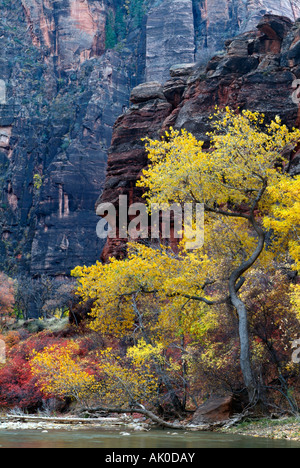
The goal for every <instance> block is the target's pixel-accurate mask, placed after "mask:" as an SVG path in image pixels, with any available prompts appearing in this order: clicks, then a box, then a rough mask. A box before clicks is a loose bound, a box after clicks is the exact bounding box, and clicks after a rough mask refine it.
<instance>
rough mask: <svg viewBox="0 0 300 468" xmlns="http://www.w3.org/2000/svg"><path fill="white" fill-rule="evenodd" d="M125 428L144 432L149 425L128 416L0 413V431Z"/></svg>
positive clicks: (110, 429) (109, 429) (120, 429)
mask: <svg viewBox="0 0 300 468" xmlns="http://www.w3.org/2000/svg"><path fill="white" fill-rule="evenodd" d="M85 428H87V429H94V430H96V429H101V430H108V431H112V430H119V431H122V430H126V431H129V430H130V431H134V432H146V431H148V430H149V429H150V426H149V425H148V424H147V423H146V422H139V421H136V420H135V419H134V418H131V417H129V416H126V415H124V416H121V417H107V418H93V419H91V418H89V419H81V418H75V417H72V416H69V417H46V416H45V417H43V416H28V415H4V416H3V415H2V416H0V431H1V430H2V431H7V430H9V431H10V430H21V431H23V430H30V431H34V430H42V431H50V430H82V429H85Z"/></svg>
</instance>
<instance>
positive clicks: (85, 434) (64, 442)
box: [0, 429, 300, 449]
mask: <svg viewBox="0 0 300 468" xmlns="http://www.w3.org/2000/svg"><path fill="white" fill-rule="evenodd" d="M0 448H102V449H112V448H116V449H117V448H118V449H122V448H127V449H131V448H133V449H143V448H145V449H146V448H151V449H179V448H181V449H196V448H300V442H291V441H287V440H277V441H276V440H269V439H262V438H256V437H244V436H237V435H227V434H216V433H211V432H201V433H188V434H187V433H180V432H179V433H177V434H174V433H167V432H166V431H159V430H157V431H151V432H148V433H132V434H130V435H121V433H119V432H107V431H95V430H89V429H85V430H74V431H66V430H64V431H58V430H49V431H48V432H47V433H45V432H42V431H41V430H35V431H29V430H28V431H27V430H23V431H12V430H10V431H8V430H1V431H0Z"/></svg>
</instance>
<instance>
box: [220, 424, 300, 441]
mask: <svg viewBox="0 0 300 468" xmlns="http://www.w3.org/2000/svg"><path fill="white" fill-rule="evenodd" d="M218 432H222V433H223V434H234V435H240V436H248V437H265V438H268V439H273V440H290V441H296V442H300V418H283V419H277V420H273V419H267V418H266V419H260V420H257V421H253V420H252V421H244V422H242V423H240V424H237V425H236V426H233V427H231V428H230V429H226V428H221V429H219V431H218Z"/></svg>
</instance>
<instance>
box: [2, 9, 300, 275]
mask: <svg viewBox="0 0 300 468" xmlns="http://www.w3.org/2000/svg"><path fill="white" fill-rule="evenodd" d="M223 3H224V4H223ZM223 3H222V2H221V1H220V0H219V1H218V2H217V1H215V0H205V1H204V0H180V1H179V0H157V1H155V2H149V1H147V0H130V1H128V2H126V3H125V2H124V1H123V0H59V1H58V0H10V1H8V0H0V9H1V18H0V41H1V48H0V193H1V202H0V263H1V269H4V268H5V269H6V270H9V271H10V272H14V273H16V272H18V271H29V272H31V274H32V275H39V274H41V273H44V272H46V273H49V274H52V275H65V274H69V272H70V270H71V269H72V268H73V267H74V266H76V265H77V264H91V263H94V262H95V261H96V260H97V259H98V258H99V257H100V253H101V250H102V248H103V242H102V241H100V240H99V239H98V238H97V236H96V224H97V221H98V218H97V217H96V215H95V210H94V206H95V202H96V200H97V198H98V196H99V193H100V192H101V191H102V190H103V186H104V181H105V174H106V164H107V150H108V148H109V146H110V144H111V138H112V130H113V124H114V122H115V120H116V118H117V117H118V116H119V115H120V114H122V112H124V114H123V117H121V118H120V119H119V120H118V122H120V123H117V126H116V129H118V128H120V135H119V136H117V133H115V135H114V138H113V148H117V146H118V145H121V146H118V149H117V150H116V152H115V156H114V160H115V163H112V157H113V156H110V159H109V165H108V174H110V171H111V170H112V166H113V165H114V164H117V166H118V167H119V166H120V173H117V174H115V175H114V176H113V179H110V182H109V183H110V185H111V187H110V188H109V190H111V194H112V195H111V196H112V197H113V196H114V195H113V191H114V190H115V187H117V186H118V185H119V184H120V183H121V182H120V180H119V179H118V178H120V177H121V178H123V177H124V179H122V184H123V186H124V187H127V185H128V184H129V185H130V184H131V185H133V182H130V181H133V180H134V179H135V178H136V177H137V174H138V172H139V170H140V167H141V166H142V165H143V164H145V155H143V156H142V159H141V156H140V154H141V153H140V151H142V149H141V148H140V146H139V145H140V137H142V136H144V135H145V132H147V128H148V126H149V122H152V125H153V127H152V132H153V133H154V134H156V133H157V134H158V133H159V131H160V129H161V125H162V122H163V121H164V120H165V119H166V118H168V117H169V118H171V119H172V118H174V119H175V114H176V112H177V111H178V112H179V107H178V106H179V105H180V102H181V100H182V94H183V92H184V90H185V87H186V80H187V78H188V76H187V75H186V76H181V75H180V72H179V76H177V77H176V79H175V78H174V79H172V80H171V81H170V82H169V83H166V85H164V93H165V96H167V100H166V99H165V97H164V95H163V99H159V100H158V101H157V99H154V100H152V101H153V102H151V99H150V100H149V99H147V100H146V101H143V102H142V103H141V101H140V100H139V98H137V102H134V106H133V108H132V109H131V111H130V113H129V114H128V113H126V108H127V107H128V105H129V97H130V92H131V90H132V88H134V87H135V86H136V85H138V84H140V83H142V82H144V81H145V80H148V81H153V80H154V81H161V82H162V81H165V80H166V79H167V78H168V76H169V71H168V70H169V68H170V65H174V64H176V63H190V62H194V61H195V59H196V60H202V61H205V60H207V57H208V56H209V55H210V54H211V50H212V49H216V48H217V49H218V48H221V49H222V48H223V43H224V39H226V38H228V37H231V36H233V35H235V34H237V33H238V32H239V31H240V30H247V29H248V28H249V25H250V24H251V22H252V21H256V19H257V18H258V17H260V16H261V15H262V14H263V13H262V12H263V11H264V9H265V8H267V9H272V10H273V9H277V10H278V9H280V13H283V14H285V15H286V16H287V17H289V18H291V19H294V18H295V17H296V16H298V14H300V12H299V7H298V6H297V3H298V2H294V4H293V2H292V1H284V0H281V2H278V0H276V2H275V1H271V0H269V1H265V0H261V2H260V3H259V4H258V2H257V1H256V2H252V1H247V2H245V1H244V0H226V1H224V2H223ZM279 3H280V7H279V6H278V4H279ZM277 10H276V11H277ZM254 60H255V59H254ZM249 66H250V65H249ZM175 68H176V67H175ZM174 73H175V75H176V74H178V71H176V70H175V71H174ZM1 80H3V83H4V85H5V88H6V89H5V93H3V86H2V84H1V83H2V81H1ZM224 92H225V91H224ZM154 103H156V104H154ZM153 106H154V107H153ZM155 106H156V107H155ZM174 109H175V110H174ZM173 111H174V114H173ZM132 112H135V113H136V115H135V114H132ZM184 112H185V111H184ZM185 114H186V115H188V113H187V112H185ZM183 115H184V113H183V114H181V116H180V118H179V117H178V119H179V120H178V122H181V120H182V122H183V124H184V125H185V124H186V125H189V120H188V118H186V119H184V118H183ZM173 116H174V117H173ZM124 119H125V120H124ZM126 119H129V121H128V122H127V123H126V125H125V123H124V122H125V121H126ZM180 119H181V120H180ZM175 120H176V119H175ZM194 120H195V118H194V116H193V117H192V121H194ZM123 125H125V126H124V129H123V130H121V127H122V126H123ZM131 125H133V127H132V129H131V130H130V128H131ZM127 128H128V132H129V134H130V135H129V138H128V141H127V140H125V139H126V138H127V136H126V132H127ZM116 131H117V132H118V130H116ZM132 139H133V141H132ZM122 145H123V146H122ZM131 145H133V146H131ZM129 153H130V157H129V159H127V156H125V157H124V154H129ZM118 154H119V156H118ZM111 155H112V153H111ZM118 158H119V160H118ZM122 158H123V162H122ZM143 158H144V159H143ZM141 161H142V162H141ZM124 162H126V164H127V167H126V168H125V169H124V167H123V166H122V164H123V163H124ZM126 172H127V175H126ZM133 174H134V175H133ZM109 177H110V176H109ZM107 190H108V187H107V185H106V192H105V193H106V194H108V192H107Z"/></svg>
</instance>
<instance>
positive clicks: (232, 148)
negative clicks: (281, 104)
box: [73, 108, 300, 402]
mask: <svg viewBox="0 0 300 468" xmlns="http://www.w3.org/2000/svg"><path fill="white" fill-rule="evenodd" d="M211 120H212V126H213V127H214V129H215V130H214V132H212V133H210V140H211V146H210V150H209V151H208V150H204V148H203V142H199V141H197V139H196V138H195V137H194V136H193V135H191V134H189V133H188V132H186V131H185V130H183V131H181V132H179V131H176V130H173V129H170V131H169V132H167V133H166V136H165V138H163V139H162V140H157V141H154V140H151V139H147V140H146V148H147V151H148V155H149V167H148V169H146V170H145V171H144V173H143V176H142V177H141V180H140V181H139V182H138V186H140V187H143V188H144V189H145V192H146V193H145V197H146V200H147V203H148V205H149V210H151V204H153V203H158V204H160V205H162V204H166V205H171V204H173V203H179V204H182V203H185V202H192V203H202V204H204V207H205V212H206V220H205V245H204V247H203V248H202V249H198V250H189V248H188V242H184V241H183V243H182V246H181V251H180V253H179V254H174V253H173V252H172V251H171V250H170V249H168V248H165V247H161V248H159V249H157V248H151V247H145V246H142V245H138V244H135V245H130V247H129V256H128V258H127V259H126V260H123V261H117V260H114V259H111V263H110V264H108V265H101V264H100V263H98V264H97V265H95V266H92V267H90V268H85V267H84V268H80V267H78V268H76V269H75V271H74V272H73V274H74V276H77V277H78V279H79V290H78V293H79V294H80V295H81V296H82V297H83V299H88V298H92V299H94V300H95V305H94V309H93V312H92V315H93V317H94V319H95V321H94V323H93V324H92V327H93V328H94V329H98V330H101V331H102V332H103V333H112V334H116V333H119V334H120V335H122V334H123V333H125V332H127V333H128V332H130V333H132V334H133V335H134V334H135V333H139V336H140V337H142V338H144V339H145V340H146V341H147V340H148V341H147V343H150V344H153V341H156V342H160V343H164V345H165V346H167V345H168V344H170V342H171V341H172V339H174V334H175V335H176V330H177V334H178V333H179V335H180V334H181V337H182V336H183V337H184V336H185V334H192V335H193V334H194V337H195V338H196V339H198V340H201V339H204V338H205V333H206V332H207V330H208V329H209V328H210V327H216V326H218V317H217V314H216V313H215V312H213V311H214V310H215V309H214V308H211V306H213V305H218V304H222V303H225V302H230V303H231V304H232V306H233V307H234V308H235V309H236V311H237V314H238V318H239V337H240V364H241V370H242V373H243V377H244V382H245V386H246V388H247V389H248V393H249V398H250V401H252V402H255V401H257V399H258V398H259V395H258V393H259V389H258V386H257V382H256V381H255V378H254V375H253V371H252V366H251V354H250V344H249V332H248V312H247V309H246V306H245V304H244V302H243V300H242V297H241V295H240V292H241V289H242V287H243V284H244V282H245V275H246V274H247V272H248V270H250V269H251V268H252V267H253V265H254V264H257V263H258V262H261V264H262V265H263V266H265V267H269V268H270V267H272V259H273V255H272V250H273V249H272V247H273V246H272V245H270V246H269V248H268V249H266V248H265V247H266V234H267V229H269V227H270V226H271V225H270V224H269V226H267V225H266V226H265V225H264V220H265V219H267V218H266V216H268V215H270V213H273V214H274V213H275V206H277V204H278V205H280V206H281V207H283V206H284V203H286V197H285V195H283V196H282V198H281V196H280V195H279V194H280V192H281V187H282V184H284V185H285V184H288V182H289V181H291V180H292V179H291V177H290V176H289V175H288V174H286V173H285V167H286V166H287V163H288V161H286V160H285V158H284V156H283V154H284V150H285V149H286V147H289V148H291V149H292V148H293V147H295V146H296V145H297V143H298V142H299V140H300V131H299V130H296V129H293V130H292V131H290V130H289V129H288V128H287V127H286V125H283V124H282V122H281V121H280V118H279V117H276V118H275V120H274V121H272V122H271V123H269V124H266V123H265V117H264V115H262V114H259V113H257V112H250V111H243V112H242V113H240V114H235V113H234V112H233V111H232V110H230V109H229V108H226V109H225V110H219V109H216V113H215V115H214V116H212V119H211ZM272 187H273V188H274V189H272ZM296 192H297V189H296ZM282 214H283V216H285V215H284V213H283V211H282ZM275 218H276V213H275ZM291 220H292V218H291ZM266 223H268V221H266ZM269 223H271V221H269ZM280 231H281V232H282V236H283V237H286V236H287V235H288V233H287V232H284V230H282V229H280ZM296 232H298V233H299V231H298V228H296ZM297 236H298V234H297V235H296V236H294V237H293V241H292V242H295V244H294V243H292V244H290V250H291V254H292V255H295V254H296V257H297V252H298V248H299V247H298V246H299V239H298V237H297ZM287 242H288V243H290V242H291V241H290V236H289V239H288V241H287ZM274 251H275V243H274ZM295 260H296V261H297V258H296V259H295ZM153 317H155V319H154V320H153ZM159 328H160V329H161V332H159ZM178 331H179V332H178ZM149 337H151V338H149ZM170 340H171V341H170Z"/></svg>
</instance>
